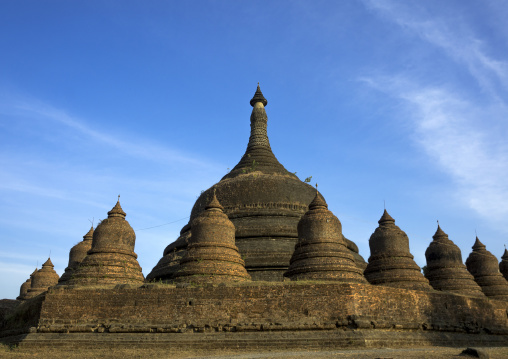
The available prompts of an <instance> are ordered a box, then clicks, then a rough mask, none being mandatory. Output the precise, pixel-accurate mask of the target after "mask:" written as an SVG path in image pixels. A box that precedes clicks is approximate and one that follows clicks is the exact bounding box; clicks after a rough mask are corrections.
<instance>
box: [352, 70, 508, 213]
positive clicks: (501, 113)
mask: <svg viewBox="0 0 508 359" xmlns="http://www.w3.org/2000/svg"><path fill="white" fill-rule="evenodd" d="M362 81H363V82H365V83H366V84H368V85H369V86H371V87H373V88H375V89H377V90H380V91H383V92H385V93H386V94H388V95H390V96H393V97H395V98H398V99H399V100H401V101H402V102H403V103H405V104H406V105H407V106H408V110H407V111H405V113H404V115H405V116H409V118H410V120H412V124H413V130H414V137H413V138H414V140H415V141H416V143H417V144H418V145H420V146H421V147H422V148H423V149H424V151H425V152H426V153H427V154H428V155H429V156H430V157H431V158H432V159H433V161H435V163H436V164H437V165H438V167H439V168H441V169H442V170H443V171H444V172H446V173H448V174H449V175H450V176H451V177H452V179H453V180H454V182H455V183H456V184H457V188H458V190H457V193H456V195H457V197H458V198H459V199H460V200H462V201H464V202H465V203H467V205H468V206H469V207H470V208H471V209H473V210H475V211H477V212H478V213H479V214H481V215H482V216H484V217H486V218H490V219H493V220H496V221H499V222H503V221H504V219H505V218H506V216H507V215H508V183H507V182H506V178H507V176H508V148H507V146H506V144H505V141H504V138H505V135H506V133H507V132H508V131H507V129H506V127H504V128H499V127H494V126H488V125H487V126H485V125H486V124H488V123H489V122H490V123H496V122H500V120H501V119H502V118H506V117H508V111H506V108H505V107H504V106H501V105H496V104H494V105H491V106H481V105H478V104H475V103H473V102H471V101H469V100H466V99H464V98H461V97H460V96H459V95H458V94H457V92H456V91H453V90H449V89H446V88H445V87H432V86H423V85H422V84H420V83H417V82H414V81H412V80H410V79H408V78H404V77H403V76H398V77H393V76H392V77H378V78H364V79H362Z"/></svg>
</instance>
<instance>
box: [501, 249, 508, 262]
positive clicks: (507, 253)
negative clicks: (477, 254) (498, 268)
mask: <svg viewBox="0 0 508 359" xmlns="http://www.w3.org/2000/svg"><path fill="white" fill-rule="evenodd" d="M501 259H504V260H508V249H506V248H505V249H504V253H503V256H502V257H501Z"/></svg>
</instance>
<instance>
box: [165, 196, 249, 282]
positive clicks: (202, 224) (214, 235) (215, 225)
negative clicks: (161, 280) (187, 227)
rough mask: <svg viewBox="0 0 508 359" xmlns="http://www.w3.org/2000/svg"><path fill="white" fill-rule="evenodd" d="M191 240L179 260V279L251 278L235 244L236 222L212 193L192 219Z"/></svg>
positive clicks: (220, 280)
mask: <svg viewBox="0 0 508 359" xmlns="http://www.w3.org/2000/svg"><path fill="white" fill-rule="evenodd" d="M191 227H192V240H191V242H190V243H189V246H188V247H187V253H186V254H185V256H184V257H183V258H182V260H181V261H180V268H179V269H178V271H177V272H176V273H175V276H174V280H175V281H178V282H229V281H244V280H250V275H249V274H247V270H246V269H245V262H244V261H243V260H242V258H241V257H240V253H239V252H238V248H237V247H236V245H235V226H234V225H233V223H232V222H231V221H230V220H229V219H228V216H226V215H225V214H224V212H223V207H222V206H221V204H220V203H219V201H218V200H217V197H216V196H215V195H214V196H213V199H212V201H211V202H210V203H209V204H208V205H207V206H206V208H205V210H204V211H203V212H201V213H200V214H199V215H198V216H197V217H196V218H195V219H194V220H193V221H192V225H191Z"/></svg>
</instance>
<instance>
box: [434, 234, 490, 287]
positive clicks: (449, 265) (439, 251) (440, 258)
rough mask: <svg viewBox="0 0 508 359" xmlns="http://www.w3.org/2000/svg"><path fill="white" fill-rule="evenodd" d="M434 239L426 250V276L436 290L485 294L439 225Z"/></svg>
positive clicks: (458, 250)
mask: <svg viewBox="0 0 508 359" xmlns="http://www.w3.org/2000/svg"><path fill="white" fill-rule="evenodd" d="M432 238H433V241H432V242H431V243H430V244H429V247H428V248H427V250H426V251H425V258H426V259H427V271H426V273H425V277H426V278H427V279H428V280H429V282H430V285H431V286H432V287H433V288H434V289H436V290H442V291H447V292H453V293H458V294H464V295H469V296H475V297H484V294H483V292H482V290H481V288H480V287H479V286H478V284H477V283H476V282H475V281H474V278H473V276H472V275H471V273H469V272H468V271H467V269H466V266H465V265H464V263H462V253H461V252H460V248H459V247H457V246H456V245H455V243H453V242H452V241H451V240H450V239H449V238H448V235H447V234H446V233H445V232H444V231H443V230H442V229H441V227H440V226H439V225H438V226H437V230H436V233H435V234H434V236H433V237H432Z"/></svg>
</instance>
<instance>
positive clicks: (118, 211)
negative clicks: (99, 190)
mask: <svg viewBox="0 0 508 359" xmlns="http://www.w3.org/2000/svg"><path fill="white" fill-rule="evenodd" d="M126 215H127V214H126V213H125V212H124V211H123V209H122V206H121V205H120V195H118V200H117V201H116V204H115V206H114V207H113V208H112V209H111V211H109V212H108V218H109V217H123V218H125V216H126Z"/></svg>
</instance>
